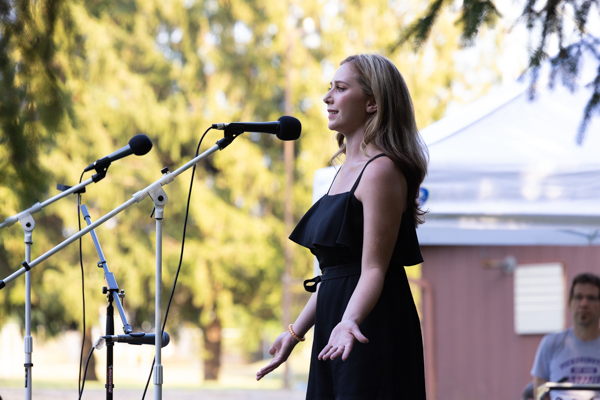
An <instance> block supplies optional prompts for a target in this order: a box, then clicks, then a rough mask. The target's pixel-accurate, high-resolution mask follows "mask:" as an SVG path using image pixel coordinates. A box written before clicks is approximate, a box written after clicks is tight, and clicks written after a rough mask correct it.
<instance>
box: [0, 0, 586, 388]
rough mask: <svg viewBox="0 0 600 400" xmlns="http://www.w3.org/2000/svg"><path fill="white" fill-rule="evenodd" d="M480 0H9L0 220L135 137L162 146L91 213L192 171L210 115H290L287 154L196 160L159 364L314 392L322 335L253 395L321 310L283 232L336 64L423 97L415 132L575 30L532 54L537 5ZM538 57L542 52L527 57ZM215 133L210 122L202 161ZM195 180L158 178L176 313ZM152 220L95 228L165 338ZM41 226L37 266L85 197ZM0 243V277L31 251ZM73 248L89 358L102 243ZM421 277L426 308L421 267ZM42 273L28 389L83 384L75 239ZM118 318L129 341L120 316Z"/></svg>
mask: <svg viewBox="0 0 600 400" xmlns="http://www.w3.org/2000/svg"><path fill="white" fill-rule="evenodd" d="M482 3H484V2H482ZM521 3H523V4H521ZM436 4H438V5H443V7H441V8H440V9H439V10H438V11H436V12H435V18H434V19H435V24H433V26H431V27H430V29H429V31H428V32H427V33H428V39H427V40H423V41H421V42H419V40H412V39H414V37H411V36H410V35H408V36H406V35H407V28H410V27H414V26H415V25H414V24H413V23H414V21H417V20H418V19H419V18H420V17H421V16H423V15H425V14H426V13H427V12H431V10H432V7H434V6H435V5H436ZM470 4H471V3H469V2H467V1H465V2H460V1H459V2H440V1H438V2H433V3H431V4H430V3H429V2H428V1H426V0H405V1H398V0H368V1H367V0H356V1H345V0H302V1H296V0H288V1H272V0H183V1H177V0H173V1H153V0H150V1H139V0H77V1H75V0H73V1H67V0H40V1H36V2H27V1H6V0H4V1H0V16H1V18H2V19H1V24H2V25H1V26H2V31H1V34H0V133H1V135H2V136H1V139H0V199H1V201H0V221H2V220H4V219H5V218H7V217H9V216H12V215H15V214H16V213H18V212H19V211H21V210H23V209H26V208H28V207H30V206H31V205H32V204H34V203H35V202H36V201H44V200H46V199H48V198H49V197H51V196H54V195H56V194H57V193H58V191H57V190H56V184H64V185H75V184H77V183H78V182H79V179H80V175H81V171H83V169H84V167H85V166H87V165H88V164H89V163H91V162H93V161H94V160H96V159H99V158H101V157H103V156H105V155H107V154H110V153H111V152H113V151H115V150H117V149H119V148H121V147H123V146H125V145H126V144H127V142H128V140H129V139H130V138H131V137H132V136H134V135H136V134H140V133H144V134H146V135H148V137H149V138H150V139H151V140H152V142H153V144H154V147H153V149H152V151H151V152H150V153H148V154H147V155H145V156H141V157H134V156H132V157H127V158H124V159H122V160H120V161H118V162H116V163H114V165H112V166H111V167H110V169H109V170H108V173H107V176H106V178H105V179H104V180H102V181H101V182H98V183H95V184H92V185H89V186H88V187H87V188H86V193H84V194H83V195H82V203H83V204H85V205H87V207H88V208H89V210H90V214H91V217H92V221H95V220H97V219H99V218H100V217H101V216H103V215H105V214H106V213H107V212H109V211H110V210H112V209H114V208H115V207H117V206H119V205H120V204H122V203H124V202H125V201H127V200H129V199H130V198H131V196H132V195H133V193H135V192H137V191H138V190H141V189H142V188H144V187H146V186H147V185H149V184H150V183H152V182H154V181H155V180H157V179H158V178H159V177H160V175H161V169H162V168H163V167H168V168H170V169H171V171H173V170H175V169H176V168H178V167H179V166H181V165H183V164H184V163H185V162H187V161H189V160H190V159H192V158H193V157H194V154H195V152H196V147H197V146H198V141H199V139H200V137H201V135H202V133H203V132H204V131H205V129H207V128H208V127H209V126H210V125H211V124H213V123H218V122H236V121H274V120H277V119H278V118H279V117H280V116H281V115H292V116H294V117H296V118H298V119H299V120H300V121H301V122H302V127H303V128H302V135H301V137H300V139H299V140H297V141H295V142H293V143H289V144H286V145H285V146H284V144H283V143H282V142H280V141H278V140H277V139H276V138H275V137H274V136H273V135H265V134H258V133H246V134H244V135H242V136H240V137H239V138H238V139H237V140H236V141H235V142H234V143H233V144H232V145H231V146H229V147H228V148H227V149H226V150H224V151H221V152H217V153H216V154H214V156H211V157H208V158H206V159H205V160H203V161H202V162H200V163H199V164H198V167H197V170H196V173H195V176H194V186H193V192H192V200H191V207H190V218H189V221H188V227H187V236H186V241H185V254H184V257H183V262H182V269H181V274H180V277H179V281H178V286H177V290H176V292H175V296H174V298H173V304H172V307H171V310H170V314H169V319H168V322H167V326H166V330H167V331H168V332H169V333H170V334H171V336H172V341H171V344H170V345H169V346H168V347H166V348H165V349H164V352H163V354H164V356H163V357H164V358H163V365H164V382H165V388H204V389H207V390H226V389H231V388H234V389H235V388H238V389H239V388H242V389H253V390H257V389H267V390H275V389H280V388H286V389H291V390H292V391H293V392H292V393H300V394H302V392H303V390H304V389H305V385H306V379H307V374H308V362H309V356H310V335H309V338H308V339H309V340H307V342H306V343H304V344H302V345H300V346H299V347H297V350H296V353H295V354H294V355H293V357H292V359H291V360H290V363H289V365H290V366H289V368H288V369H284V368H280V370H278V371H276V373H274V374H272V376H269V377H268V378H267V379H265V380H263V381H261V382H260V383H256V382H255V380H254V374H255V373H256V371H257V370H258V369H259V368H260V367H261V366H262V365H264V364H265V363H267V362H268V359H269V358H270V356H269V355H268V352H267V351H268V348H269V346H270V344H271V342H272V340H273V339H274V338H275V337H276V335H277V334H278V333H279V332H281V331H282V329H284V327H286V326H287V324H288V323H290V322H292V321H293V320H294V319H295V317H296V316H297V314H298V313H299V311H300V310H301V308H302V307H303V305H304V303H305V302H306V300H307V299H308V294H307V293H306V292H304V290H303V287H302V281H303V280H304V279H307V278H310V277H312V276H313V275H312V274H313V259H312V256H311V254H310V253H309V252H308V251H307V250H305V249H301V248H295V247H293V246H290V245H289V244H288V240H287V236H288V235H289V233H290V231H291V228H292V227H293V223H294V222H297V221H298V219H299V218H300V217H301V216H302V214H303V213H304V212H305V211H306V210H307V209H308V208H309V207H310V204H311V202H312V189H313V177H314V174H315V171H317V170H319V169H322V168H324V167H327V166H328V165H330V157H331V155H332V154H333V153H334V152H335V150H336V147H337V146H336V144H335V143H334V140H333V136H334V134H333V132H330V131H329V130H328V129H327V125H326V123H327V122H326V121H327V120H326V110H325V107H324V105H323V103H322V96H323V95H324V94H325V92H326V91H327V89H328V86H329V81H330V80H331V79H332V77H333V74H334V72H335V70H336V68H337V67H338V66H339V62H340V61H341V60H343V59H344V58H345V57H346V56H348V55H350V54H355V53H361V52H378V53H381V54H383V55H385V56H387V57H389V58H390V59H392V61H394V63H395V64H396V65H397V67H398V68H399V70H400V71H401V73H402V74H403V76H404V78H405V80H406V82H407V84H408V87H409V90H410V92H411V94H412V98H413V102H414V107H415V113H416V118H417V123H418V126H419V128H425V127H427V126H428V125H430V124H432V123H433V122H435V121H437V120H439V119H440V118H442V117H444V116H445V115H449V114H452V113H453V112H455V111H457V110H460V109H461V108H462V107H463V106H464V105H465V104H468V103H470V102H472V101H474V100H475V99H477V98H479V97H481V96H483V95H484V94H486V93H488V92H489V91H490V90H491V89H493V88H495V87H499V86H502V85H503V84H507V83H509V82H512V81H514V80H515V79H516V78H517V77H518V76H519V75H520V74H522V73H523V72H524V71H525V70H526V69H527V68H528V67H531V66H533V67H535V66H536V65H535V62H536V60H537V61H540V60H543V59H544V58H545V57H546V56H547V55H548V54H554V53H556V52H558V50H559V49H560V48H561V46H560V44H561V42H560V40H562V39H561V38H558V37H557V36H551V35H549V36H548V38H547V40H546V42H545V43H542V47H538V46H539V45H540V42H539V40H540V32H541V30H540V27H539V26H538V27H533V28H532V27H530V29H529V32H528V29H527V25H526V24H525V23H516V22H515V21H517V18H518V17H519V16H520V15H521V13H522V12H523V7H524V6H525V2H515V3H513V2H511V1H498V4H495V6H494V7H493V8H487V9H483V11H482V12H480V14H479V16H478V17H477V18H478V20H477V18H475V19H476V21H475V22H473V21H470V20H469V19H468V18H467V19H465V18H462V19H461V15H463V16H464V9H465V7H469V5H470ZM485 4H488V5H489V4H491V3H485ZM494 10H495V11H494ZM434 11H435V10H434ZM480 11H481V10H480ZM461 13H462V14H461ZM532 25H533V23H532ZM584 25H585V24H584ZM469 29H471V32H470V33H468V31H469ZM465 32H467V33H465ZM532 32H533V39H532ZM555 33H556V32H555ZM469 35H470V36H469ZM544 35H545V33H544V34H543V35H542V36H541V37H542V38H546V36H544ZM407 37H408V39H410V40H408V39H407ZM416 39H418V38H416ZM415 42H416V43H417V45H418V46H417V48H415V46H414V43H415ZM539 48H541V49H543V50H544V51H543V52H542V53H543V54H536V53H535V51H536V50H538V49H539ZM536 57H537V58H536ZM582 112H583V111H582ZM582 115H583V114H582ZM566 135H571V133H566ZM221 137H222V134H220V133H219V132H216V131H211V132H209V133H208V135H207V137H206V140H205V142H204V144H203V145H202V148H201V151H202V150H205V149H207V148H208V147H210V146H212V145H213V144H214V143H215V142H216V141H217V140H218V139H220V138H221ZM569 137H573V138H574V137H575V134H574V133H573V134H572V136H569ZM573 140H574V139H573ZM284 147H286V150H285V151H284ZM284 154H285V155H284ZM286 168H287V173H286ZM92 173H93V172H89V173H87V174H88V175H85V176H84V177H83V179H88V178H89V177H90V176H91V174H92ZM190 177H191V171H188V172H186V173H184V174H182V175H181V176H180V177H179V178H178V179H176V180H175V181H174V182H173V183H171V184H170V185H168V186H166V187H165V190H166V192H167V193H168V196H169V200H168V203H167V206H166V208H165V222H164V237H163V243H164V249H163V251H164V253H163V300H164V301H163V307H164V306H165V305H166V300H167V298H168V294H169V293H170V290H171V286H172V282H173V279H174V276H175V272H176V270H177V266H178V263H179V257H180V250H181V241H182V234H183V218H184V213H185V206H186V201H187V194H188V190H189V184H190ZM152 209H153V204H152V202H151V200H145V201H143V202H141V203H139V204H136V205H134V206H133V207H130V208H129V209H127V210H126V211H124V212H123V213H121V214H119V215H118V216H116V217H115V218H113V219H111V220H109V221H108V222H106V223H105V224H103V225H102V226H101V227H99V228H98V229H97V230H96V233H97V235H98V238H99V240H100V243H101V245H102V248H103V251H104V254H105V256H106V260H107V262H108V265H109V267H110V269H111V271H112V272H113V273H114V274H115V277H116V279H117V282H118V284H119V287H120V288H121V289H124V290H125V293H126V297H125V301H124V308H125V311H126V313H127V317H128V320H129V322H130V324H131V325H132V326H133V328H134V331H145V332H153V331H154V329H155V327H154V276H155V268H154V265H155V264H154V256H155V253H154V251H155V249H154V235H155V222H154V219H153V218H151V216H150V215H151V212H152ZM33 217H34V219H35V221H36V228H37V229H35V232H34V233H33V247H32V259H35V258H36V257H37V256H39V255H41V254H43V253H45V252H46V251H48V250H49V249H51V248H52V247H53V246H55V245H57V244H58V243H60V242H61V241H63V240H65V239H66V238H68V237H70V236H71V235H73V234H74V233H76V232H77V231H78V230H79V229H80V228H79V226H78V217H77V198H76V196H75V195H71V196H69V197H66V198H64V199H62V200H61V201H59V202H56V203H54V204H52V205H51V206H49V207H47V208H46V209H44V210H43V211H41V212H39V213H36V214H35V215H34V216H33ZM83 224H85V222H83ZM0 239H1V240H0V275H1V277H2V278H4V277H6V276H8V275H10V274H11V273H13V272H14V271H16V270H17V269H18V268H20V266H21V262H22V261H23V260H24V244H23V230H22V227H21V226H20V225H19V224H15V225H13V226H12V227H9V228H5V229H3V230H2V231H0ZM81 249H82V252H83V276H84V279H85V284H84V286H83V291H84V292H85V310H86V313H85V327H86V332H85V334H86V335H85V338H86V345H85V352H84V361H85V356H87V354H88V351H89V349H90V347H91V345H92V342H93V341H95V340H96V339H97V338H98V337H99V336H101V335H102V334H103V333H104V321H105V315H106V296H105V295H103V294H102V287H103V286H105V285H106V284H105V281H104V275H103V271H102V269H101V268H98V267H97V266H96V264H97V262H98V259H97V255H96V251H95V248H94V246H93V243H92V240H91V238H90V236H89V235H86V236H84V237H83V238H82V243H81ZM498 257H499V258H501V257H503V255H502V254H498ZM498 257H497V258H498ZM408 272H409V275H410V277H411V279H413V281H414V282H416V283H417V284H415V285H414V287H413V289H414V295H415V298H416V301H417V303H418V306H419V307H420V310H421V311H422V310H423V304H422V302H421V295H422V293H421V289H422V288H423V282H422V281H421V280H420V278H421V267H420V266H416V267H412V268H409V269H408ZM31 277H32V331H33V338H34V352H33V362H34V365H35V367H34V369H33V377H34V385H33V386H34V388H56V387H58V388H70V389H73V388H75V387H77V379H78V365H79V357H80V346H81V340H82V330H83V326H84V319H83V304H82V270H81V269H80V267H79V246H78V244H77V243H73V244H72V245H70V246H68V247H67V248H66V249H64V250H62V251H61V252H60V253H58V254H56V255H55V256H53V257H51V258H49V259H48V260H46V261H44V262H43V263H41V264H40V265H39V266H37V267H35V268H34V269H33V270H32V274H31ZM419 283H420V284H419ZM24 293H25V283H24V279H23V278H22V277H21V278H19V279H17V280H15V281H14V282H11V283H10V284H8V285H7V286H6V287H5V288H4V289H3V290H2V291H0V305H1V306H0V329H1V331H0V336H1V338H2V340H1V341H0V388H19V387H22V382H23V350H22V349H23V332H24V318H25V316H24V303H25V300H24V298H25V296H24ZM115 325H116V327H115V331H116V332H117V333H121V327H122V325H121V322H120V320H119V318H118V315H117V316H116V324H115ZM153 355H154V349H153V348H152V347H151V346H129V345H125V344H123V345H117V346H116V347H115V385H116V387H117V389H116V390H117V391H118V389H119V388H134V389H135V388H141V387H143V385H144V383H145V381H146V379H147V376H148V373H149V371H150V368H151V364H152V359H153ZM105 363H106V360H105V357H104V354H103V352H102V351H96V352H94V354H93V357H92V360H91V366H90V370H89V371H88V377H87V379H88V383H87V384H86V387H88V386H87V385H90V386H89V387H90V388H92V389H94V388H96V389H97V388H103V385H104V379H105V372H104V368H105V367H104V366H105ZM428 379H431V375H430V376H429V377H428ZM525 383H526V382H519V383H518V384H517V386H521V385H524V384H525ZM428 384H430V383H428ZM13 393H14V392H13ZM140 393H141V391H140ZM0 395H2V396H5V395H4V394H3V393H2V391H1V390H0ZM5 397H6V396H5ZM264 398H266V397H264ZM299 398H302V396H300V397H299ZM439 398H440V399H443V398H445V397H444V396H443V395H442V394H441V393H440V395H439ZM463 398H464V397H463ZM479 398H481V397H479Z"/></svg>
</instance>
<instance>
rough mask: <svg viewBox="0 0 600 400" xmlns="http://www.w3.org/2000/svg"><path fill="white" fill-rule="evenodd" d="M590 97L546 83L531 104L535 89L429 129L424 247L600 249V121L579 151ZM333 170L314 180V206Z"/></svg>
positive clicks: (521, 86) (482, 103)
mask: <svg viewBox="0 0 600 400" xmlns="http://www.w3.org/2000/svg"><path fill="white" fill-rule="evenodd" d="M591 72H593V71H591ZM542 76H547V74H542ZM582 78H583V79H582V80H581V82H584V83H586V82H589V81H590V80H591V78H590V74H584V75H582ZM586 79H587V80H586ZM582 86H584V85H582ZM590 96H591V90H590V89H589V88H586V87H580V88H579V90H577V91H575V92H574V93H571V92H570V91H569V90H567V89H566V88H564V87H563V86H562V85H561V84H560V83H557V85H556V87H555V88H554V89H553V90H552V89H549V88H548V85H547V84H546V83H542V82H540V83H539V84H538V89H537V92H536V97H535V100H533V101H531V100H529V93H528V84H526V83H514V84H511V85H508V86H506V87H502V88H500V89H497V90H495V91H493V92H492V93H490V94H488V95H486V96H484V97H483V98H481V99H479V100H477V101H475V102H473V103H472V104H470V105H468V106H466V107H465V108H464V109H463V110H462V111H461V112H460V113H459V114H456V115H453V116H449V117H446V118H443V119H441V120H439V121H437V122H436V123H434V124H432V125H430V126H428V127H426V128H425V129H423V130H422V131H421V134H422V136H423V139H424V140H425V142H426V144H427V146H428V148H429V156H430V163H429V171H428V175H427V178H426V179H425V182H424V183H423V185H422V193H421V194H422V199H423V200H424V203H423V208H424V209H426V210H429V213H428V214H427V215H426V223H425V224H424V225H422V226H420V227H419V229H418V230H417V232H418V235H419V241H420V242H421V244H424V245H483V244H489V245H589V244H600V120H599V118H597V117H596V118H594V119H593V120H592V121H591V122H590V123H589V125H588V128H587V133H586V136H585V140H584V142H583V144H582V145H578V144H577V143H576V135H577V131H578V127H579V124H580V122H581V119H582V116H583V110H584V107H585V105H586V103H587V101H588V100H589V98H590ZM331 170H332V169H325V170H320V171H318V172H317V174H316V175H315V190H314V192H315V196H318V195H319V194H321V193H324V192H325V191H326V190H327V187H328V186H329V182H331V179H332V177H333V174H332V171H331ZM319 181H320V182H322V183H320V184H319V183H318V182H319ZM597 236H598V237H597Z"/></svg>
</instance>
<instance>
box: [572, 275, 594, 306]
mask: <svg viewBox="0 0 600 400" xmlns="http://www.w3.org/2000/svg"><path fill="white" fill-rule="evenodd" d="M578 283H590V284H592V285H596V287H597V288H598V292H599V293H600V278H599V277H598V276H596V275H594V274H591V273H589V272H584V273H583V274H579V275H577V276H576V277H575V278H573V283H572V284H571V293H570V294H569V301H571V300H573V291H574V290H575V285H577V284H578Z"/></svg>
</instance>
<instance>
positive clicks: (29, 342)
mask: <svg viewBox="0 0 600 400" xmlns="http://www.w3.org/2000/svg"><path fill="white" fill-rule="evenodd" d="M100 179H102V178H100ZM100 179H98V176H96V175H95V176H94V177H93V178H90V179H88V180H87V181H85V182H83V183H80V184H79V185H76V186H73V187H72V188H68V189H67V190H65V191H63V192H61V193H59V194H57V195H56V196H53V197H51V198H50V199H48V200H46V201H44V202H43V203H39V202H37V203H35V204H34V205H33V206H31V207H29V208H28V209H27V210H24V211H21V212H20V213H18V214H16V215H13V216H12V217H8V218H6V219H5V220H4V222H3V223H1V224H0V229H2V228H6V227H9V226H11V225H13V224H15V223H16V222H17V221H19V222H20V223H21V226H22V227H23V231H24V232H23V233H24V237H25V263H29V262H30V261H31V246H32V245H33V230H34V229H35V220H34V219H33V216H32V215H31V214H34V213H36V212H39V211H42V209H43V208H44V207H46V206H48V205H50V204H52V203H54V202H55V201H57V200H60V199H62V198H63V197H65V196H68V195H69V194H71V193H76V192H78V191H80V190H83V188H84V187H86V186H87V185H89V184H90V183H92V182H98V181H99V180H100ZM23 340H24V350H25V364H24V367H25V400H31V398H32V385H33V378H32V372H33V371H32V367H33V362H32V361H33V354H32V353H33V337H32V336H31V272H30V271H29V269H27V271H26V272H25V337H24V338H23Z"/></svg>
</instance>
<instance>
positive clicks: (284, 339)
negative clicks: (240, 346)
mask: <svg viewBox="0 0 600 400" xmlns="http://www.w3.org/2000/svg"><path fill="white" fill-rule="evenodd" d="M318 292H319V287H318V286H317V291H316V292H315V293H313V294H312V296H310V299H308V302H307V303H306V305H305V306H304V309H303V310H302V312H301V313H300V315H299V316H298V318H296V322H294V325H293V326H292V328H293V330H294V333H295V334H296V335H298V336H300V337H304V336H305V335H306V332H308V331H309V329H310V328H312V326H313V325H314V324H315V313H316V309H317V293H318ZM298 343H299V342H298V340H296V339H295V338H294V337H293V336H292V335H291V334H290V333H289V332H288V331H285V332H283V333H282V334H280V335H279V336H277V339H275V342H274V343H273V345H272V346H271V348H270V349H269V354H271V355H275V357H273V359H272V360H271V362H270V363H269V365H267V366H266V367H264V368H262V369H261V370H260V371H258V372H257V373H256V380H257V381H258V380H260V379H262V378H263V377H264V376H265V375H267V374H268V373H270V372H272V371H273V370H275V369H276V368H277V367H279V366H280V365H281V364H283V363H284V362H285V361H286V360H287V359H288V357H289V356H290V354H291V353H292V350H294V347H296V345H297V344H298Z"/></svg>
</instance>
